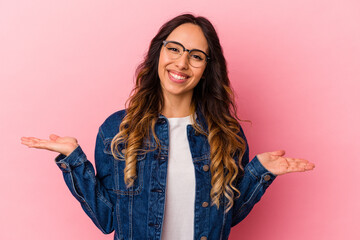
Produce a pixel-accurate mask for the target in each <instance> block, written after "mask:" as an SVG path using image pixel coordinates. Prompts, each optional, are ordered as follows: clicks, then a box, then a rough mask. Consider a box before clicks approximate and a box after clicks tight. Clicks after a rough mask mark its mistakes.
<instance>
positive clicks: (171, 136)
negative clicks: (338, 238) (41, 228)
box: [22, 14, 314, 240]
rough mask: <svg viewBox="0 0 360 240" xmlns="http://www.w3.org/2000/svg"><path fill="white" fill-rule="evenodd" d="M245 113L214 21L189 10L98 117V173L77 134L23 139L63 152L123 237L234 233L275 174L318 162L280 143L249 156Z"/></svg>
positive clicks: (78, 194) (90, 203)
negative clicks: (118, 105)
mask: <svg viewBox="0 0 360 240" xmlns="http://www.w3.org/2000/svg"><path fill="white" fill-rule="evenodd" d="M238 121H239V119H238V118H237V116H236V107H235V104H234V100H233V92H232V90H231V87H230V82H229V79H228V75H227V68H226V61H225V59H224V56H223V53H222V48H221V46H220V43H219V39H218V36H217V34H216V31H215V29H214V27H213V26H212V24H211V23H210V22H209V21H208V20H207V19H206V18H204V17H194V16H193V15H190V14H184V15H180V16H177V17H175V18H174V19H172V20H170V21H168V22H167V23H165V24H164V25H163V26H162V27H161V28H160V30H159V32H158V33H157V35H156V36H155V37H154V38H153V40H152V41H151V44H150V48H149V51H148V53H147V56H146V57H145V60H144V62H143V63H142V64H140V66H139V67H138V68H137V80H136V86H135V88H134V90H133V94H132V96H131V97H130V99H129V100H128V102H127V107H126V109H125V110H122V111H118V112H116V113H114V114H112V115H111V116H109V117H108V118H107V119H106V120H105V122H104V123H103V124H102V125H101V126H100V128H99V132H98V135H97V139H96V148H95V165H96V175H95V171H94V168H93V165H92V164H91V163H90V162H89V161H88V160H87V158H86V156H85V154H84V153H83V151H82V149H81V147H80V146H79V145H78V143H77V140H76V139H75V138H72V137H59V136H56V135H54V134H52V135H50V139H49V140H43V139H38V138H34V137H23V138H22V143H23V144H25V145H27V146H29V147H32V148H40V149H46V150H50V151H55V152H58V153H60V155H59V156H57V157H56V159H55V161H56V163H57V165H58V166H59V167H60V169H61V170H62V171H63V176H64V179H65V182H66V184H67V186H68V187H69V189H70V191H71V193H72V194H73V195H74V196H75V198H76V199H77V200H78V201H79V202H80V203H81V206H82V208H83V209H84V211H85V212H86V213H87V215H88V216H89V217H90V218H91V219H92V220H93V222H94V223H95V225H96V226H97V227H98V228H99V229H100V230H101V231H103V232H104V233H111V232H113V231H114V230H115V239H142V240H143V239H166V240H167V239H184V240H188V239H200V240H206V239H214V240H215V239H216V240H218V239H228V236H229V234H230V228H231V227H232V226H235V225H236V224H238V223H239V222H240V221H241V220H243V219H244V218H245V217H246V216H247V215H248V213H249V212H250V210H251V209H252V208H253V206H254V204H255V203H256V202H258V201H259V200H260V198H261V196H262V195H263V194H264V193H265V190H266V189H267V188H268V186H269V185H270V184H271V183H272V182H273V180H274V179H275V177H276V176H277V175H281V174H285V173H289V172H299V171H306V170H311V169H313V168H314V164H312V163H309V162H308V161H307V160H303V159H296V158H288V157H284V154H285V152H284V151H282V150H281V151H274V152H268V153H262V154H258V155H257V156H255V157H254V159H253V160H252V161H251V162H249V148H248V145H247V141H246V138H245V136H244V133H243V131H242V128H241V126H240V124H239V122H238Z"/></svg>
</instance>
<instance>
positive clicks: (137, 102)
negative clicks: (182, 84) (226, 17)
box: [111, 14, 247, 211]
mask: <svg viewBox="0 0 360 240" xmlns="http://www.w3.org/2000/svg"><path fill="white" fill-rule="evenodd" d="M184 23H193V24H195V25H198V26H199V27H200V28H201V29H202V31H203V33H204V36H205V38H206V39H207V42H208V46H209V56H210V59H211V61H209V62H208V64H207V66H206V69H205V71H204V73H203V78H202V79H201V80H200V82H199V83H198V85H197V86H196V87H195V88H194V93H193V97H192V104H191V110H192V112H195V109H196V106H198V107H199V110H200V111H201V113H202V114H203V115H204V117H205V120H206V123H207V124H208V132H206V129H205V130H203V129H202V128H201V127H200V126H199V125H198V124H197V123H196V121H195V119H194V118H195V117H194V114H192V118H193V119H192V120H193V122H194V125H193V127H194V128H195V129H196V130H197V131H198V132H199V133H201V134H203V135H205V136H207V139H208V142H209V145H210V158H211V164H210V171H211V185H212V189H211V192H210V196H211V199H212V204H215V205H216V206H217V207H219V205H220V199H221V196H222V195H225V197H226V199H227V200H228V201H227V202H228V203H227V209H226V211H228V210H230V209H231V207H232V206H233V203H234V202H233V198H234V192H237V193H238V194H240V192H239V190H238V189H236V187H235V186H234V183H235V182H236V180H237V177H238V176H239V175H240V174H243V172H244V169H243V166H242V165H241V159H242V157H243V155H244V152H245V150H246V147H247V146H246V141H245V140H244V138H243V137H241V134H240V133H241V130H240V129H241V128H240V125H239V123H238V121H241V120H240V119H238V117H237V115H236V106H235V103H234V95H233V91H232V89H231V86H230V82H229V78H228V74H227V66H226V61H225V58H224V55H223V51H222V48H221V45H220V42H219V38H218V36H217V33H216V31H215V29H214V27H213V25H212V24H211V23H210V21H209V20H207V19H206V18H204V17H201V16H199V17H195V16H193V15H191V14H182V15H180V16H177V17H175V18H173V19H171V20H170V21H168V22H166V23H165V24H164V25H163V26H162V27H161V28H160V30H159V31H158V33H157V34H156V36H155V37H154V38H153V39H152V41H151V44H150V47H149V50H148V52H147V54H146V56H145V59H144V61H143V62H142V63H141V64H140V65H139V66H138V67H137V69H136V76H137V77H136V85H135V87H134V89H133V91H132V94H131V96H130V98H129V99H128V101H127V103H126V113H127V114H126V116H125V117H124V119H123V121H122V122H121V124H120V127H119V133H118V134H117V135H116V136H115V137H114V139H113V140H112V143H111V151H112V154H113V156H114V157H115V158H116V159H118V158H117V156H118V154H119V152H118V149H117V146H118V144H119V143H125V147H126V153H125V162H126V167H125V169H124V181H125V183H126V185H127V186H132V185H133V183H134V180H135V178H136V164H137V155H138V154H139V153H140V152H141V151H144V149H143V142H144V139H147V138H149V136H150V129H151V134H152V135H153V136H154V139H155V141H156V149H159V148H161V146H160V142H159V139H158V138H157V136H156V134H155V123H156V121H157V119H158V117H159V113H160V112H161V110H162V108H163V105H164V99H163V95H162V90H161V86H160V79H159V76H158V72H157V71H158V61H159V55H160V50H161V47H162V42H163V40H165V39H166V38H167V36H168V35H169V34H170V33H171V32H172V31H173V30H174V29H175V28H176V27H178V26H180V25H182V24H184ZM234 158H235V160H234ZM237 163H238V165H239V168H240V173H239V170H238V166H237Z"/></svg>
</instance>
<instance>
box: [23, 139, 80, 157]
mask: <svg viewBox="0 0 360 240" xmlns="http://www.w3.org/2000/svg"><path fill="white" fill-rule="evenodd" d="M49 139H50V140H46V139H39V138H35V137H22V138H21V143H22V144H24V145H26V146H28V147H30V148H38V149H46V150H49V151H53V152H58V153H61V154H64V155H66V156H69V155H70V153H72V152H73V151H74V150H75V149H76V148H77V147H78V146H79V144H78V142H77V140H76V138H73V137H59V136H57V135H55V134H51V135H50V136H49Z"/></svg>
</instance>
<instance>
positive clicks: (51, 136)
mask: <svg viewBox="0 0 360 240" xmlns="http://www.w3.org/2000/svg"><path fill="white" fill-rule="evenodd" d="M49 138H50V140H52V141H56V140H57V139H58V138H59V136H58V135H55V134H50V136H49Z"/></svg>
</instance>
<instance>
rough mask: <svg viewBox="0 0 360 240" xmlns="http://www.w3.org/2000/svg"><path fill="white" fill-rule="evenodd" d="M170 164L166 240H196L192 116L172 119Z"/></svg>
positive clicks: (165, 218) (164, 228)
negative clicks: (191, 147)
mask: <svg viewBox="0 0 360 240" xmlns="http://www.w3.org/2000/svg"><path fill="white" fill-rule="evenodd" d="M168 121H169V125H170V126H169V129H170V131H169V132H170V134H169V135H170V136H169V137H170V139H169V142H170V144H169V160H168V169H167V180H166V197H165V213H164V221H163V229H162V234H161V239H162V240H170V239H171V240H189V239H193V238H194V204H195V170H194V165H193V162H192V157H191V152H190V147H189V141H188V138H187V125H188V124H191V123H192V122H191V116H187V117H182V118H168Z"/></svg>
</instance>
